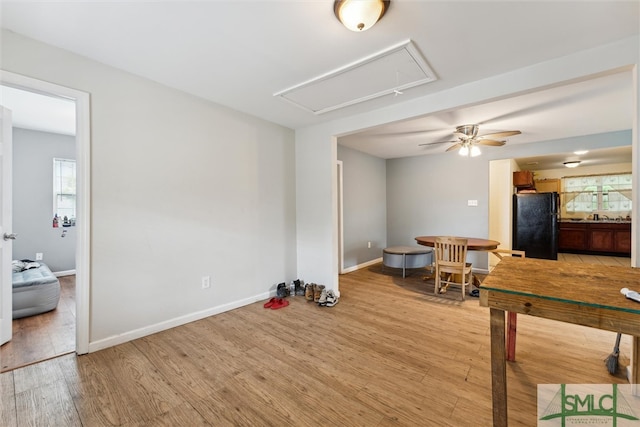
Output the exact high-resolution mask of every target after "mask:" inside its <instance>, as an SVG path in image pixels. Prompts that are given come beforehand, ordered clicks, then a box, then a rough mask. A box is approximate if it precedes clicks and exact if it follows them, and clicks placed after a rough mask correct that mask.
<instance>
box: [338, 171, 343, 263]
mask: <svg viewBox="0 0 640 427" xmlns="http://www.w3.org/2000/svg"><path fill="white" fill-rule="evenodd" d="M337 165H338V274H344V205H343V203H344V197H343V190H344V188H343V172H342V168H343V167H344V165H343V163H342V160H338V161H337Z"/></svg>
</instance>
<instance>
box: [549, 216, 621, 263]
mask: <svg viewBox="0 0 640 427" xmlns="http://www.w3.org/2000/svg"><path fill="white" fill-rule="evenodd" d="M558 250H559V251H560V252H575V253H585V254H588V253H593V254H616V255H625V256H630V255H631V223H630V222H622V223H621V222H587V221H584V222H561V223H560V235H559V236H558Z"/></svg>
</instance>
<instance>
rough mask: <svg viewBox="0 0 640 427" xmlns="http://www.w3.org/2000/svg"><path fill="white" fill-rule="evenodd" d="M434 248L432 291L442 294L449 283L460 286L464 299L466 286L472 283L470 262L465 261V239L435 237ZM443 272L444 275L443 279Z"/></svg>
mask: <svg viewBox="0 0 640 427" xmlns="http://www.w3.org/2000/svg"><path fill="white" fill-rule="evenodd" d="M434 248H435V264H436V274H435V276H436V277H435V289H434V293H435V294H443V293H445V292H446V291H447V288H448V287H449V285H452V284H455V285H459V286H460V287H461V288H462V299H463V300H464V297H465V289H466V287H467V286H470V285H471V284H472V283H473V278H472V275H471V263H468V262H467V239H461V238H458V237H446V236H441V237H436V239H435V244H434ZM443 273H444V274H445V275H446V276H445V278H444V279H443ZM458 279H460V280H459V281H458Z"/></svg>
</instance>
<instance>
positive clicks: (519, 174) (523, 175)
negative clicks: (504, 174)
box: [513, 171, 535, 188]
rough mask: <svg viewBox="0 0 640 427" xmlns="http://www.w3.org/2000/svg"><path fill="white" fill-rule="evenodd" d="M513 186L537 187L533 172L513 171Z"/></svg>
mask: <svg viewBox="0 0 640 427" xmlns="http://www.w3.org/2000/svg"><path fill="white" fill-rule="evenodd" d="M513 186H514V187H517V188H535V184H534V182H533V172H531V171H516V172H514V173H513Z"/></svg>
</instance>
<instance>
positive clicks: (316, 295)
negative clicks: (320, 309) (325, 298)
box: [313, 285, 324, 302]
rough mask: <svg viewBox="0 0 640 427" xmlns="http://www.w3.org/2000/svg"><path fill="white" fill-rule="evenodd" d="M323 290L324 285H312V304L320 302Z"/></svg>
mask: <svg viewBox="0 0 640 427" xmlns="http://www.w3.org/2000/svg"><path fill="white" fill-rule="evenodd" d="M323 289H324V285H313V302H318V301H320V295H321V294H322V290H323Z"/></svg>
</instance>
